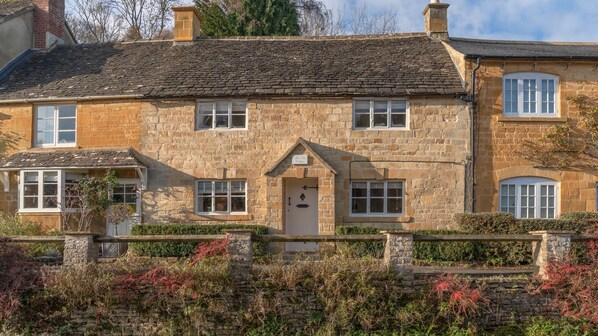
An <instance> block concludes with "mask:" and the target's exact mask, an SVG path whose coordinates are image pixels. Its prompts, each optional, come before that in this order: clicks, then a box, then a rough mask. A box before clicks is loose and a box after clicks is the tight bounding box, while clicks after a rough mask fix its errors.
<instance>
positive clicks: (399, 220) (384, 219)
mask: <svg viewBox="0 0 598 336" xmlns="http://www.w3.org/2000/svg"><path fill="white" fill-rule="evenodd" d="M412 219H413V218H412V217H411V216H403V217H350V216H344V217H343V221H344V222H345V223H409V222H411V220H412Z"/></svg>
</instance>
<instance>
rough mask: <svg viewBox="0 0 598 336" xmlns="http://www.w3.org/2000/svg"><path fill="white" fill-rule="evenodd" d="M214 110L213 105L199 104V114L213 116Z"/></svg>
mask: <svg viewBox="0 0 598 336" xmlns="http://www.w3.org/2000/svg"><path fill="white" fill-rule="evenodd" d="M213 108H214V104H213V103H199V104H197V112H198V113H199V114H212V109H213Z"/></svg>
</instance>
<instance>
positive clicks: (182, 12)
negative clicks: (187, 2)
mask: <svg viewBox="0 0 598 336" xmlns="http://www.w3.org/2000/svg"><path fill="white" fill-rule="evenodd" d="M172 11H173V12H174V41H175V42H191V41H193V40H195V39H196V38H198V37H199V20H200V19H199V11H198V10H197V8H195V7H175V8H173V9H172Z"/></svg>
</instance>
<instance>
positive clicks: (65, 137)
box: [58, 131, 75, 143]
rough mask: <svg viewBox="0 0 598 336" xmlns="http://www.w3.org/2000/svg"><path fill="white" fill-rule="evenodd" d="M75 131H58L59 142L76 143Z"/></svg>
mask: <svg viewBox="0 0 598 336" xmlns="http://www.w3.org/2000/svg"><path fill="white" fill-rule="evenodd" d="M74 142H75V131H67V132H58V143H74Z"/></svg>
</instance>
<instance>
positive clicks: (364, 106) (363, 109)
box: [354, 100, 370, 114]
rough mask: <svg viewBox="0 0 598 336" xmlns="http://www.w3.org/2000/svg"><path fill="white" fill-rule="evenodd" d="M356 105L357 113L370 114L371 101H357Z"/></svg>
mask: <svg viewBox="0 0 598 336" xmlns="http://www.w3.org/2000/svg"><path fill="white" fill-rule="evenodd" d="M354 104H355V113H367V114H370V101H369V100H356V101H355V103H354Z"/></svg>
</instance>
